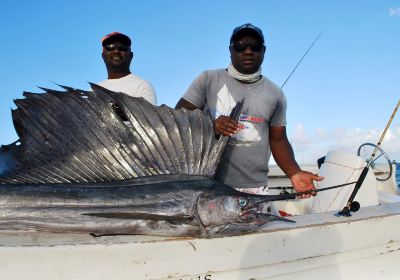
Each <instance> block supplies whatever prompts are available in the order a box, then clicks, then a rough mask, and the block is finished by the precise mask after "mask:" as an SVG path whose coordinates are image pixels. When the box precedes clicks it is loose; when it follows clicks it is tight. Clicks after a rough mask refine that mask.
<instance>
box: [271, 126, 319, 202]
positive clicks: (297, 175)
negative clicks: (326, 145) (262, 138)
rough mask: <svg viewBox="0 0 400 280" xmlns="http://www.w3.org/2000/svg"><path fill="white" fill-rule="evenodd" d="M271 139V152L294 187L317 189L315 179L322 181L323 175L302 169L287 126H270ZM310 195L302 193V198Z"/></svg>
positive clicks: (303, 189)
mask: <svg viewBox="0 0 400 280" xmlns="http://www.w3.org/2000/svg"><path fill="white" fill-rule="evenodd" d="M269 141H270V146H271V152H272V155H273V156H274V159H275V161H276V163H277V164H278V166H279V167H280V168H281V169H282V170H283V172H285V174H286V175H287V176H288V177H289V178H290V181H291V182H292V185H293V187H294V188H295V189H296V191H297V192H304V191H309V190H313V189H315V187H314V183H313V180H315V181H321V180H322V179H323V177H320V176H317V175H315V174H312V173H310V172H308V171H303V170H301V169H300V167H299V165H298V164H297V162H296V160H295V158H294V152H293V149H292V145H290V143H289V140H288V139H287V136H286V127H285V126H270V127H269ZM308 197H310V195H302V196H301V198H308Z"/></svg>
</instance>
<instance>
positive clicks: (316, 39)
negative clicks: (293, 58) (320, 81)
mask: <svg viewBox="0 0 400 280" xmlns="http://www.w3.org/2000/svg"><path fill="white" fill-rule="evenodd" d="M323 32H324V31H323V30H322V31H321V32H319V34H318V36H317V37H316V38H315V39H314V41H313V42H312V43H311V45H310V46H309V47H308V49H307V51H306V52H305V53H304V55H303V57H302V58H301V59H300V60H299V62H297V64H296V66H295V67H294V68H293V70H292V72H290V74H289V76H288V77H287V78H286V80H285V82H284V83H283V85H282V86H281V89H282V88H283V87H284V86H285V85H286V83H287V81H288V80H289V79H290V77H291V76H292V75H293V73H294V72H295V71H296V69H297V67H298V66H299V65H300V63H301V62H302V61H303V59H304V58H305V57H306V55H307V54H308V52H309V51H310V50H311V48H312V47H313V46H314V44H315V43H316V42H317V41H318V39H319V37H321V35H322V33H323Z"/></svg>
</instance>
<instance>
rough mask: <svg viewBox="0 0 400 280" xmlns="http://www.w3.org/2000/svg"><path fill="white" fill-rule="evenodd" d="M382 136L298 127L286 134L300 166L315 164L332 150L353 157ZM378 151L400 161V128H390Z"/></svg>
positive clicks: (362, 131) (361, 131)
mask: <svg viewBox="0 0 400 280" xmlns="http://www.w3.org/2000/svg"><path fill="white" fill-rule="evenodd" d="M381 134H382V130H379V129H374V128H370V129H361V128H353V129H348V130H346V129H343V128H335V129H329V130H328V129H322V128H318V129H316V130H315V131H309V130H307V128H306V127H304V125H303V124H297V125H296V126H295V128H294V131H293V132H292V133H290V132H289V133H288V135H289V141H290V142H291V144H292V146H293V150H294V152H295V155H296V159H297V161H298V162H299V163H303V164H309V163H315V162H316V161H317V159H318V158H320V157H322V156H325V155H326V154H327V153H328V152H329V151H331V150H341V151H345V152H351V153H354V154H356V153H357V149H358V147H359V146H360V145H362V144H364V143H373V144H376V143H377V142H378V140H379V138H380V136H381ZM381 148H382V149H383V150H384V151H385V152H386V153H387V154H388V155H389V157H390V158H391V159H392V160H397V161H400V125H397V126H394V127H391V128H390V129H389V130H388V131H387V133H386V136H385V138H384V140H383V142H382V145H381Z"/></svg>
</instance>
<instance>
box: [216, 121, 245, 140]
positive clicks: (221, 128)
mask: <svg viewBox="0 0 400 280" xmlns="http://www.w3.org/2000/svg"><path fill="white" fill-rule="evenodd" d="M241 128H242V125H241V124H240V123H238V122H236V121H234V120H232V119H231V118H229V117H227V116H219V117H218V119H216V120H215V121H214V132H215V134H217V135H223V136H232V134H235V133H237V132H238V131H239V130H240V129H241Z"/></svg>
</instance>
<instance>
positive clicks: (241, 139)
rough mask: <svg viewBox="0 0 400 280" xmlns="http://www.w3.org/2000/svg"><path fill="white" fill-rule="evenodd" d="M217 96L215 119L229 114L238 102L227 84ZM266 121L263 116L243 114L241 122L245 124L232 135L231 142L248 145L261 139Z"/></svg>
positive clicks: (240, 118)
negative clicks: (261, 132)
mask: <svg viewBox="0 0 400 280" xmlns="http://www.w3.org/2000/svg"><path fill="white" fill-rule="evenodd" d="M217 98H218V99H217V106H216V110H215V119H217V118H218V117H219V116H220V115H225V116H229V114H230V112H231V111H232V109H233V108H234V107H235V105H236V102H235V100H234V99H233V97H232V95H231V93H230V92H229V89H228V87H227V86H226V85H224V86H223V87H222V88H221V90H220V91H219V92H218V94H217ZM264 122H265V119H264V118H262V117H257V116H251V115H247V114H241V115H240V117H239V123H240V124H242V125H243V128H242V129H241V130H240V131H239V132H238V133H236V134H234V135H232V137H231V139H230V140H229V144H233V145H246V146H247V145H251V144H253V143H256V142H259V141H261V135H260V131H261V130H262V127H263V125H264Z"/></svg>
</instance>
